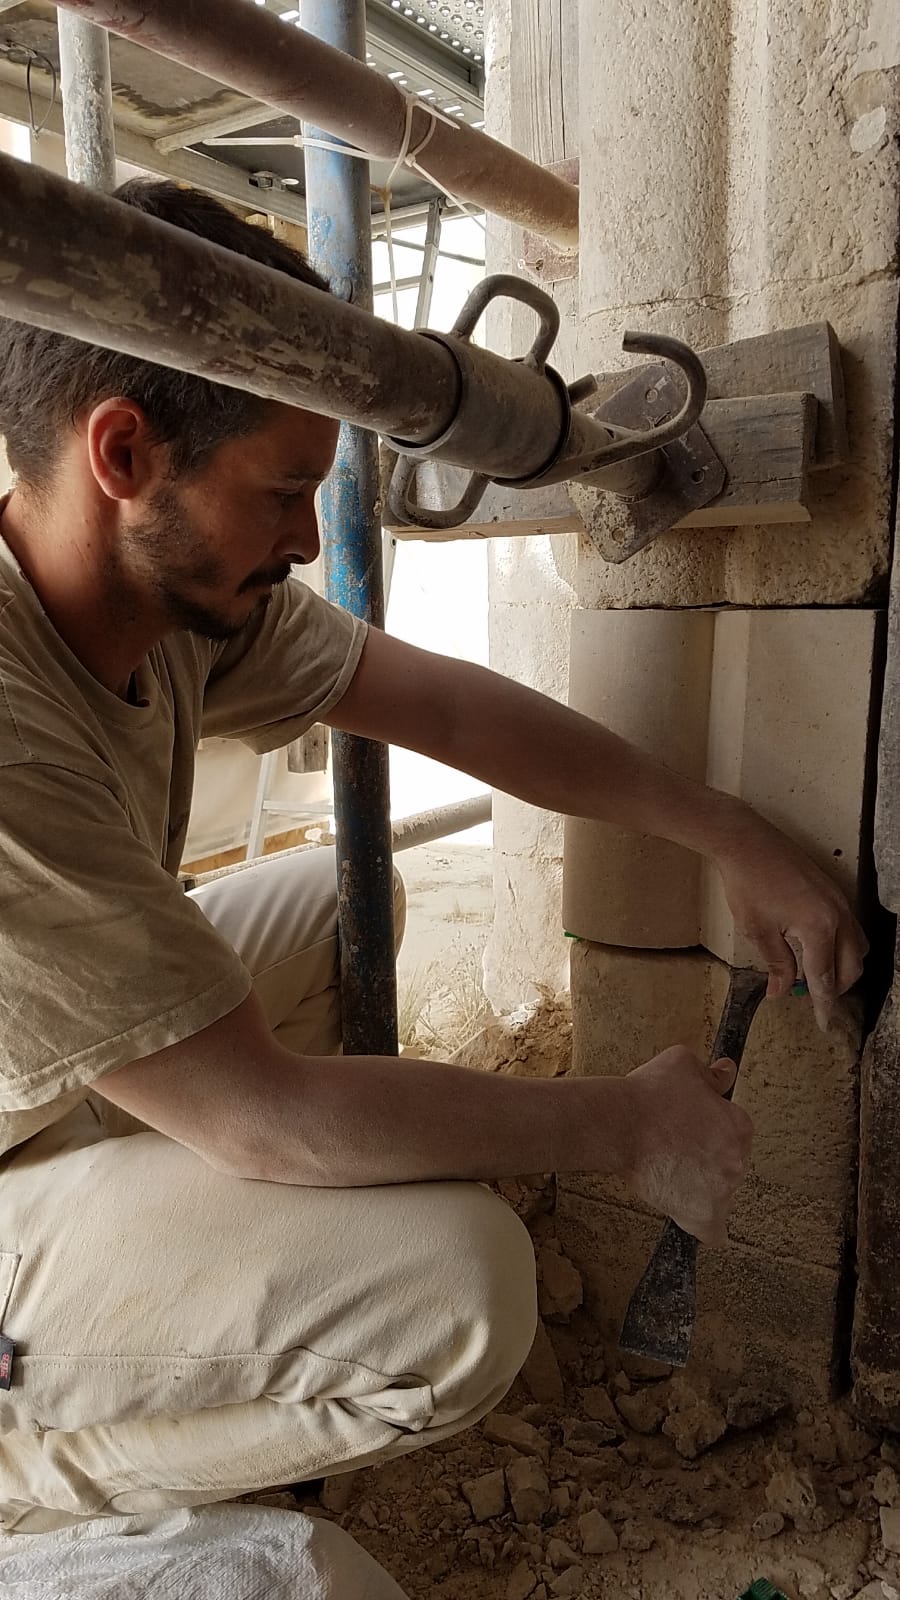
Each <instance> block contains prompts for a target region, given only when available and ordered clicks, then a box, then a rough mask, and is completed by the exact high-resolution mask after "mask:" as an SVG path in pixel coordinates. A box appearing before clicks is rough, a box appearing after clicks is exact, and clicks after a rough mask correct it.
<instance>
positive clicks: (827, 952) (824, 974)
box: [798, 929, 838, 1033]
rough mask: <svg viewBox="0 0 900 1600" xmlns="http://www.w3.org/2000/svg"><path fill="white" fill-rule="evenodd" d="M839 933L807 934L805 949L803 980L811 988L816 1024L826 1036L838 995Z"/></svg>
mask: <svg viewBox="0 0 900 1600" xmlns="http://www.w3.org/2000/svg"><path fill="white" fill-rule="evenodd" d="M836 932H837V930H836V929H834V930H831V929H829V930H828V931H825V930H821V931H819V930H817V931H816V932H815V933H807V935H806V937H805V939H804V940H803V947H802V948H803V976H804V978H805V979H806V982H807V984H808V986H809V996H810V999H811V1000H812V1004H813V1011H814V1012H815V1017H816V1022H817V1023H818V1024H819V1027H820V1028H821V1030H822V1032H823V1033H826V1032H827V1031H828V1024H829V1022H830V1020H831V1014H832V1012H833V1010H834V1002H835V1000H836V999H837V995H838V990H837V982H836V979H835V971H834V964H835V954H836V952H835V936H836ZM798 937H799V935H798Z"/></svg>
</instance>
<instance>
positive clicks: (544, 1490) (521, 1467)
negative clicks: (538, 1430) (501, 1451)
mask: <svg viewBox="0 0 900 1600" xmlns="http://www.w3.org/2000/svg"><path fill="white" fill-rule="evenodd" d="M506 1487H507V1488H508V1490H509V1498H510V1500H511V1501H512V1508H513V1511H514V1512H515V1514H516V1521H517V1522H540V1521H541V1518H542V1517H544V1516H545V1515H546V1513H547V1512H548V1511H549V1510H550V1484H549V1482H548V1479H547V1474H546V1472H545V1471H544V1469H543V1467H542V1466H540V1465H539V1463H538V1462H537V1461H535V1459H534V1457H533V1456H518V1457H517V1458H516V1460H515V1461H511V1462H510V1463H509V1466H508V1467H507V1468H506Z"/></svg>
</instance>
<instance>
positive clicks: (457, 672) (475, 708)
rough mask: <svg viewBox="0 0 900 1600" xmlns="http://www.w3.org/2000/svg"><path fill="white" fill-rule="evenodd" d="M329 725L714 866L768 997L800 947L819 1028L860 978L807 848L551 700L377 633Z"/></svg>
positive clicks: (852, 929) (849, 924)
mask: <svg viewBox="0 0 900 1600" xmlns="http://www.w3.org/2000/svg"><path fill="white" fill-rule="evenodd" d="M326 720H327V721H328V722H330V723H331V724H332V726H334V727H337V728H342V729H344V730H345V731H347V732H349V733H358V734H363V735H366V736H367V737H369V738H373V739H383V740H384V741H385V742H386V743H389V744H398V745H403V746H405V747H406V748H408V749H412V750H419V751H421V752H422V753H423V754H424V755H428V756H432V757H433V758H434V759H435V760H438V761H443V762H445V763H446V764H447V765H448V766H453V767H458V768H460V769H461V770H462V771H464V772H470V773H472V774H473V775H474V776H475V777H478V778H481V779H483V781H484V782H485V783H488V784H490V785H491V786H492V787H493V788H498V789H503V790H505V791H506V792H507V793H509V794H514V795H517V796H518V798H519V799H521V800H527V801H529V802H530V803H531V804H532V805H536V806H541V807H542V808H544V809H545V810H549V811H559V812H562V813H564V814H566V815H569V816H579V817H588V818H591V819H593V820H596V821H602V822H611V823H615V824H617V825H618V826H620V827H624V828H630V829H632V830H633V831H634V832H637V833H648V834H652V835H655V836H656V837H658V838H663V839H671V840H672V841H673V842H674V843H676V844H682V845H685V846H686V847H687V848H688V849H690V850H696V851H697V852H699V853H700V854H701V855H705V856H707V857H709V859H710V860H712V861H714V862H715V864H716V866H717V868H718V870H719V872H720V873H721V876H722V879H723V882H724V886H725V891H726V894H727V896H728V901H729V904H730V906H731V910H732V912H733V914H734V917H735V921H736V923H737V925H738V927H739V928H740V929H741V930H742V931H743V932H745V933H746V934H747V935H748V936H749V937H750V938H751V939H752V940H753V941H754V943H755V944H756V946H757V948H758V949H759V950H760V952H761V954H762V957H763V961H764V963H765V964H766V965H767V966H768V968H769V971H770V973H771V975H772V977H771V983H770V988H769V993H770V995H773V996H774V995H781V994H785V993H787V991H788V990H789V988H790V986H791V984H792V983H793V982H794V980H795V977H796V975H797V974H796V963H795V959H794V955H793V952H792V949H791V944H790V943H789V942H788V941H790V942H791V943H793V944H797V945H799V946H801V947H802V950H803V964H804V969H805V976H806V978H807V981H808V982H809V986H810V990H811V992H812V995H813V1000H814V1002H815V1003H816V1007H817V1012H818V1014H819V1016H820V1020H821V1019H823V1018H824V1017H825V1016H826V1015H827V1012H828V1009H829V1006H830V1004H831V1002H832V1001H833V999H834V996H835V994H841V993H843V992H844V991H845V990H846V989H848V988H849V987H850V986H851V985H852V984H853V983H855V982H856V980H857V978H858V977H859V976H860V973H861V971H862V958H863V956H864V955H865V952H866V948H867V946H866V941H865V937H864V935H863V933H862V930H861V929H860V927H859V925H858V924H857V922H856V920H855V918H854V917H853V915H852V912H851V911H850V908H849V906H848V905H847V903H846V901H845V899H844V897H843V895H842V894H841V893H840V891H839V890H838V889H837V888H836V886H835V885H834V884H833V883H832V882H831V880H830V879H829V878H827V877H826V875H825V874H824V873H823V872H821V871H820V869H819V868H818V867H817V866H816V865H815V864H814V863H813V862H811V861H810V860H809V859H808V858H807V857H806V856H805V855H804V854H803V852H802V851H801V850H800V849H799V848H798V847H797V846H796V845H794V844H793V843H792V842H791V841H790V840H789V839H787V838H785V836H784V835H783V834H781V833H779V832H778V830H777V829H776V828H773V827H772V826H771V825H770V824H769V823H767V822H765V821H764V820H763V819H762V818H761V817H759V816H757V815H756V813H755V812H753V811H752V810H751V809H750V808H749V807H748V806H746V805H744V803H743V802H742V801H740V800H736V799H735V798H734V797H733V796H731V795H726V794H722V793H720V792H718V791H716V790H713V789H708V788H705V787H704V786H703V785H702V784H698V783H693V782H691V781H689V780H688V779H686V778H682V777H679V776H678V775H677V774H676V773H674V772H671V771H670V770H669V769H668V768H666V767H664V766H662V765H661V764H660V763H659V762H657V761H654V760H652V759H651V757H649V756H647V755H645V754H644V753H643V752H642V751H640V750H637V749H635V747H634V746H633V745H630V744H628V743H627V742H626V741H625V740H624V739H620V738H618V737H617V735H615V734H613V733H610V731H609V730H608V729H607V728H604V727H603V726H602V725H601V724H600V723H598V722H594V721H592V720H591V718H590V717H585V716H582V715H581V714H580V713H579V712H576V711H572V710H571V709H570V708H569V707H567V706H563V705H560V704H559V703H558V702H557V701H555V700H551V699H549V698H548V697H547V696H546V695H542V694H537V693H536V692H535V691H534V690H532V689H526V688H524V687H523V686H522V685H521V684H517V683H514V682H512V680H511V679H509V678H504V677H502V676H501V675H500V674H499V673H496V672H490V671H489V670H488V669H486V668H485V667H479V666H474V665H473V664H472V663H470V662H465V661H456V660H453V659H451V658H449V657H446V656H439V655H433V654H431V653H430V652H429V651H426V650H418V649H416V648H414V647H413V646H412V645H407V644H404V643H403V642H402V641H401V640H398V639H393V638H391V637H390V636H389V635H387V634H384V633H381V632H379V631H377V630H375V629H372V630H370V632H369V637H368V639H367V642H366V646H365V649H364V651H363V655H362V659H361V661H360V665H359V668H358V669H357V672H356V674H355V676H354V678H353V681H352V683H351V684H350V687H349V689H348V690H347V693H346V694H345V695H344V697H343V699H342V700H341V701H340V702H339V703H338V705H337V706H335V708H334V710H333V711H332V712H331V713H330V714H329V716H328V718H327V719H326Z"/></svg>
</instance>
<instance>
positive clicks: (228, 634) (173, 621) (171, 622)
mask: <svg viewBox="0 0 900 1600" xmlns="http://www.w3.org/2000/svg"><path fill="white" fill-rule="evenodd" d="M125 549H126V554H127V558H128V566H129V568H130V570H131V571H133V572H137V573H138V574H139V584H140V588H141V589H142V590H143V593H144V594H145V595H146V594H147V593H148V592H149V593H150V594H151V595H152V598H153V601H154V603H155V604H156V605H157V606H158V608H159V610H160V612H161V614H162V616H163V617H164V619H165V622H166V624H167V626H168V627H169V628H172V629H178V630H182V631H185V632H188V633H195V634H199V635H200V636H201V638H204V639H211V640H213V641H215V642H217V643H220V642H222V641H225V640H228V639H234V638H237V636H238V635H239V634H241V633H243V631H244V629H245V628H246V627H247V626H248V624H249V623H250V621H251V620H252V617H253V616H254V614H255V613H256V612H258V611H263V610H265V608H266V606H267V605H268V604H269V602H270V601H271V598H272V593H271V591H272V586H273V585H275V584H279V583H284V582H285V581H286V579H287V578H288V577H289V576H290V572H291V563H290V562H289V561H280V562H277V563H274V564H272V565H271V566H269V567H260V568H258V569H257V570H256V571H255V572H251V573H249V574H248V576H247V577H246V578H245V579H244V580H243V582H242V583H241V584H239V585H238V588H237V590H236V594H237V595H242V594H253V592H254V591H258V594H257V601H256V605H255V606H254V607H253V608H252V610H251V611H250V612H248V613H245V614H244V615H243V616H241V617H238V618H235V616H234V615H233V614H232V613H231V612H230V611H229V610H226V609H225V608H224V607H222V608H219V607H217V606H216V605H215V604H214V603H211V602H205V601H203V600H202V599H199V598H198V597H197V591H198V590H204V589H206V590H215V589H216V588H224V586H225V584H226V583H227V581H228V575H227V568H226V564H225V562H224V561H223V560H222V557H221V555H220V554H219V553H218V551H217V550H216V548H215V542H214V540H212V539H211V538H210V537H209V536H208V535H207V534H206V533H205V532H204V531H203V530H202V529H201V528H199V527H197V525H196V523H194V522H193V521H192V520H191V518H190V516H189V515H188V513H187V512H186V511H185V509H184V508H183V507H182V506H181V505H180V503H179V501H178V497H177V495H176V493H175V492H174V491H173V490H171V489H162V490H160V491H159V493H158V494H157V495H156V496H155V497H154V499H153V501H152V503H151V507H150V513H149V515H148V516H147V518H146V520H145V521H144V522H142V523H139V524H138V525H137V526H135V527H133V528H132V529H131V530H130V531H129V536H128V542H127V545H126V547H125ZM110 577H113V574H110ZM114 582H115V586H116V588H117V590H118V591H119V592H118V594H117V595H116V599H117V600H118V601H119V606H118V609H119V610H120V611H121V609H122V607H121V602H122V601H123V600H126V596H127V592H128V590H129V589H130V590H131V591H132V593H133V592H134V589H135V587H136V585H135V584H131V585H129V584H128V583H127V582H126V581H125V578H124V573H123V572H122V571H121V568H119V570H118V571H117V572H116V574H115V576H114Z"/></svg>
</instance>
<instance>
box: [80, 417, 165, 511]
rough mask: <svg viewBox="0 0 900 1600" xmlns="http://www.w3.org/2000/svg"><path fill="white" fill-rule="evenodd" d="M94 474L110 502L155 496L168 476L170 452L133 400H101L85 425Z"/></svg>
mask: <svg viewBox="0 0 900 1600" xmlns="http://www.w3.org/2000/svg"><path fill="white" fill-rule="evenodd" d="M84 428H85V442H86V444H87V448H88V459H89V461H90V464H91V472H92V473H93V476H94V478H95V480H96V482H97V484H98V486H99V488H100V489H101V490H102V491H103V493H104V494H105V495H107V496H108V498H109V499H110V500H135V499H138V498H139V497H141V496H143V495H145V494H147V493H148V492H149V493H152V492H153V491H154V490H155V489H156V487H157V485H158V484H159V482H160V481H161V480H162V478H163V477H164V476H165V475H166V471H167V465H168V460H167V458H168V451H167V450H166V449H165V447H164V446H161V445H160V444H159V443H158V441H156V440H155V439H154V435H153V430H152V428H151V426H150V423H149V422H148V420H147V417H146V415H145V413H144V411H143V410H142V409H141V407H140V406H139V405H138V404H137V403H136V402H135V401H134V400H126V399H123V398H121V396H117V397H115V398H114V399H110V400H101V402H100V404H99V405H96V406H94V407H93V408H92V410H91V411H90V412H89V413H88V415H87V417H86V418H85V422H84Z"/></svg>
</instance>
